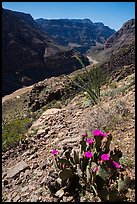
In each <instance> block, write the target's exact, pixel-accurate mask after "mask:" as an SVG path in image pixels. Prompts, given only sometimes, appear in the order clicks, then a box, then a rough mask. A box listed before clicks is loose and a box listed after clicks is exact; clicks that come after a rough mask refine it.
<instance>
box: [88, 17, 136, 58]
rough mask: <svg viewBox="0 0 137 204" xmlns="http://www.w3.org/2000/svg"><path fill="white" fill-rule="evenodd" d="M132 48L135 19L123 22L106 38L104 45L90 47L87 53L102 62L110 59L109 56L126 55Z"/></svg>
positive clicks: (133, 44)
mask: <svg viewBox="0 0 137 204" xmlns="http://www.w3.org/2000/svg"><path fill="white" fill-rule="evenodd" d="M132 49H133V50H135V19H131V20H129V21H127V22H126V23H124V24H123V26H122V27H121V28H120V29H119V30H118V31H117V32H116V33H114V34H113V35H112V36H110V37H109V38H108V39H107V40H106V42H105V44H104V45H101V46H97V47H95V48H91V49H90V50H89V51H88V55H89V56H90V55H91V56H92V57H93V58H95V59H97V60H98V61H100V62H102V61H107V60H111V59H110V58H111V57H113V56H118V55H119V56H120V55H126V53H127V52H130V50H132ZM131 52H132V51H131ZM116 58H117V57H116ZM123 58H124V56H123ZM117 61H119V60H117ZM125 61H127V60H125Z"/></svg>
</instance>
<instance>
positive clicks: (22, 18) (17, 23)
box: [2, 9, 89, 95]
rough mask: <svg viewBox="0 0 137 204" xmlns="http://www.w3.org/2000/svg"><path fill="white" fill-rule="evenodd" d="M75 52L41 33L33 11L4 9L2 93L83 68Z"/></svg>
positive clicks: (86, 61)
mask: <svg viewBox="0 0 137 204" xmlns="http://www.w3.org/2000/svg"><path fill="white" fill-rule="evenodd" d="M73 55H74V53H73V51H71V50H68V48H66V47H64V46H60V45H58V44H57V43H55V42H54V40H53V39H52V38H50V37H49V36H48V35H46V34H44V33H42V32H41V31H40V30H39V28H38V26H37V23H36V22H35V21H34V19H33V18H32V17H31V15H30V14H25V13H20V12H15V11H11V10H6V9H2V67H3V68H2V74H3V77H2V79H3V83H2V84H3V87H2V95H5V94H9V93H11V92H13V91H15V90H16V89H19V88H21V87H23V86H29V85H31V84H33V83H35V82H38V81H40V80H44V79H45V78H47V77H51V76H58V75H59V74H63V73H69V72H72V71H73V70H74V66H75V67H76V68H80V67H81V65H80V64H79V63H78V62H77V60H76V58H73V57H72V56H73ZM79 57H80V58H81V57H82V58H83V59H84V61H85V63H86V64H89V63H88V60H87V59H86V58H84V56H82V55H80V54H79Z"/></svg>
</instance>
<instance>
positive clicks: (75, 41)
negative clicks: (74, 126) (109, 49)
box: [35, 18, 115, 51]
mask: <svg viewBox="0 0 137 204" xmlns="http://www.w3.org/2000/svg"><path fill="white" fill-rule="evenodd" d="M35 21H36V22H37V23H38V24H39V28H40V29H41V30H42V31H43V32H45V33H46V32H47V33H49V35H50V36H52V37H54V38H55V39H56V41H57V42H58V43H60V44H61V45H65V46H70V47H75V48H77V49H79V50H82V51H86V50H87V49H89V47H90V46H96V44H98V43H101V44H103V43H104V42H105V40H106V39H107V38H109V37H110V36H111V35H112V34H113V33H115V30H113V29H110V28H109V27H108V26H104V24H103V23H93V22H92V21H91V20H89V19H83V20H82V19H59V20H55V19H54V20H53V19H52V20H46V19H43V18H40V19H36V20H35Z"/></svg>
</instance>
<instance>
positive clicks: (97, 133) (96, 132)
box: [93, 130, 101, 136]
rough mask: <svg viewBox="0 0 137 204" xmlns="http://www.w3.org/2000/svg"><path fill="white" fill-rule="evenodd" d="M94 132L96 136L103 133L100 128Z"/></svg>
mask: <svg viewBox="0 0 137 204" xmlns="http://www.w3.org/2000/svg"><path fill="white" fill-rule="evenodd" d="M93 134H94V136H99V135H101V131H100V130H94V132H93Z"/></svg>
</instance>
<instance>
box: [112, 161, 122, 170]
mask: <svg viewBox="0 0 137 204" xmlns="http://www.w3.org/2000/svg"><path fill="white" fill-rule="evenodd" d="M112 165H113V166H114V167H116V168H117V169H120V168H121V165H120V164H118V163H117V162H115V161H112Z"/></svg>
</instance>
